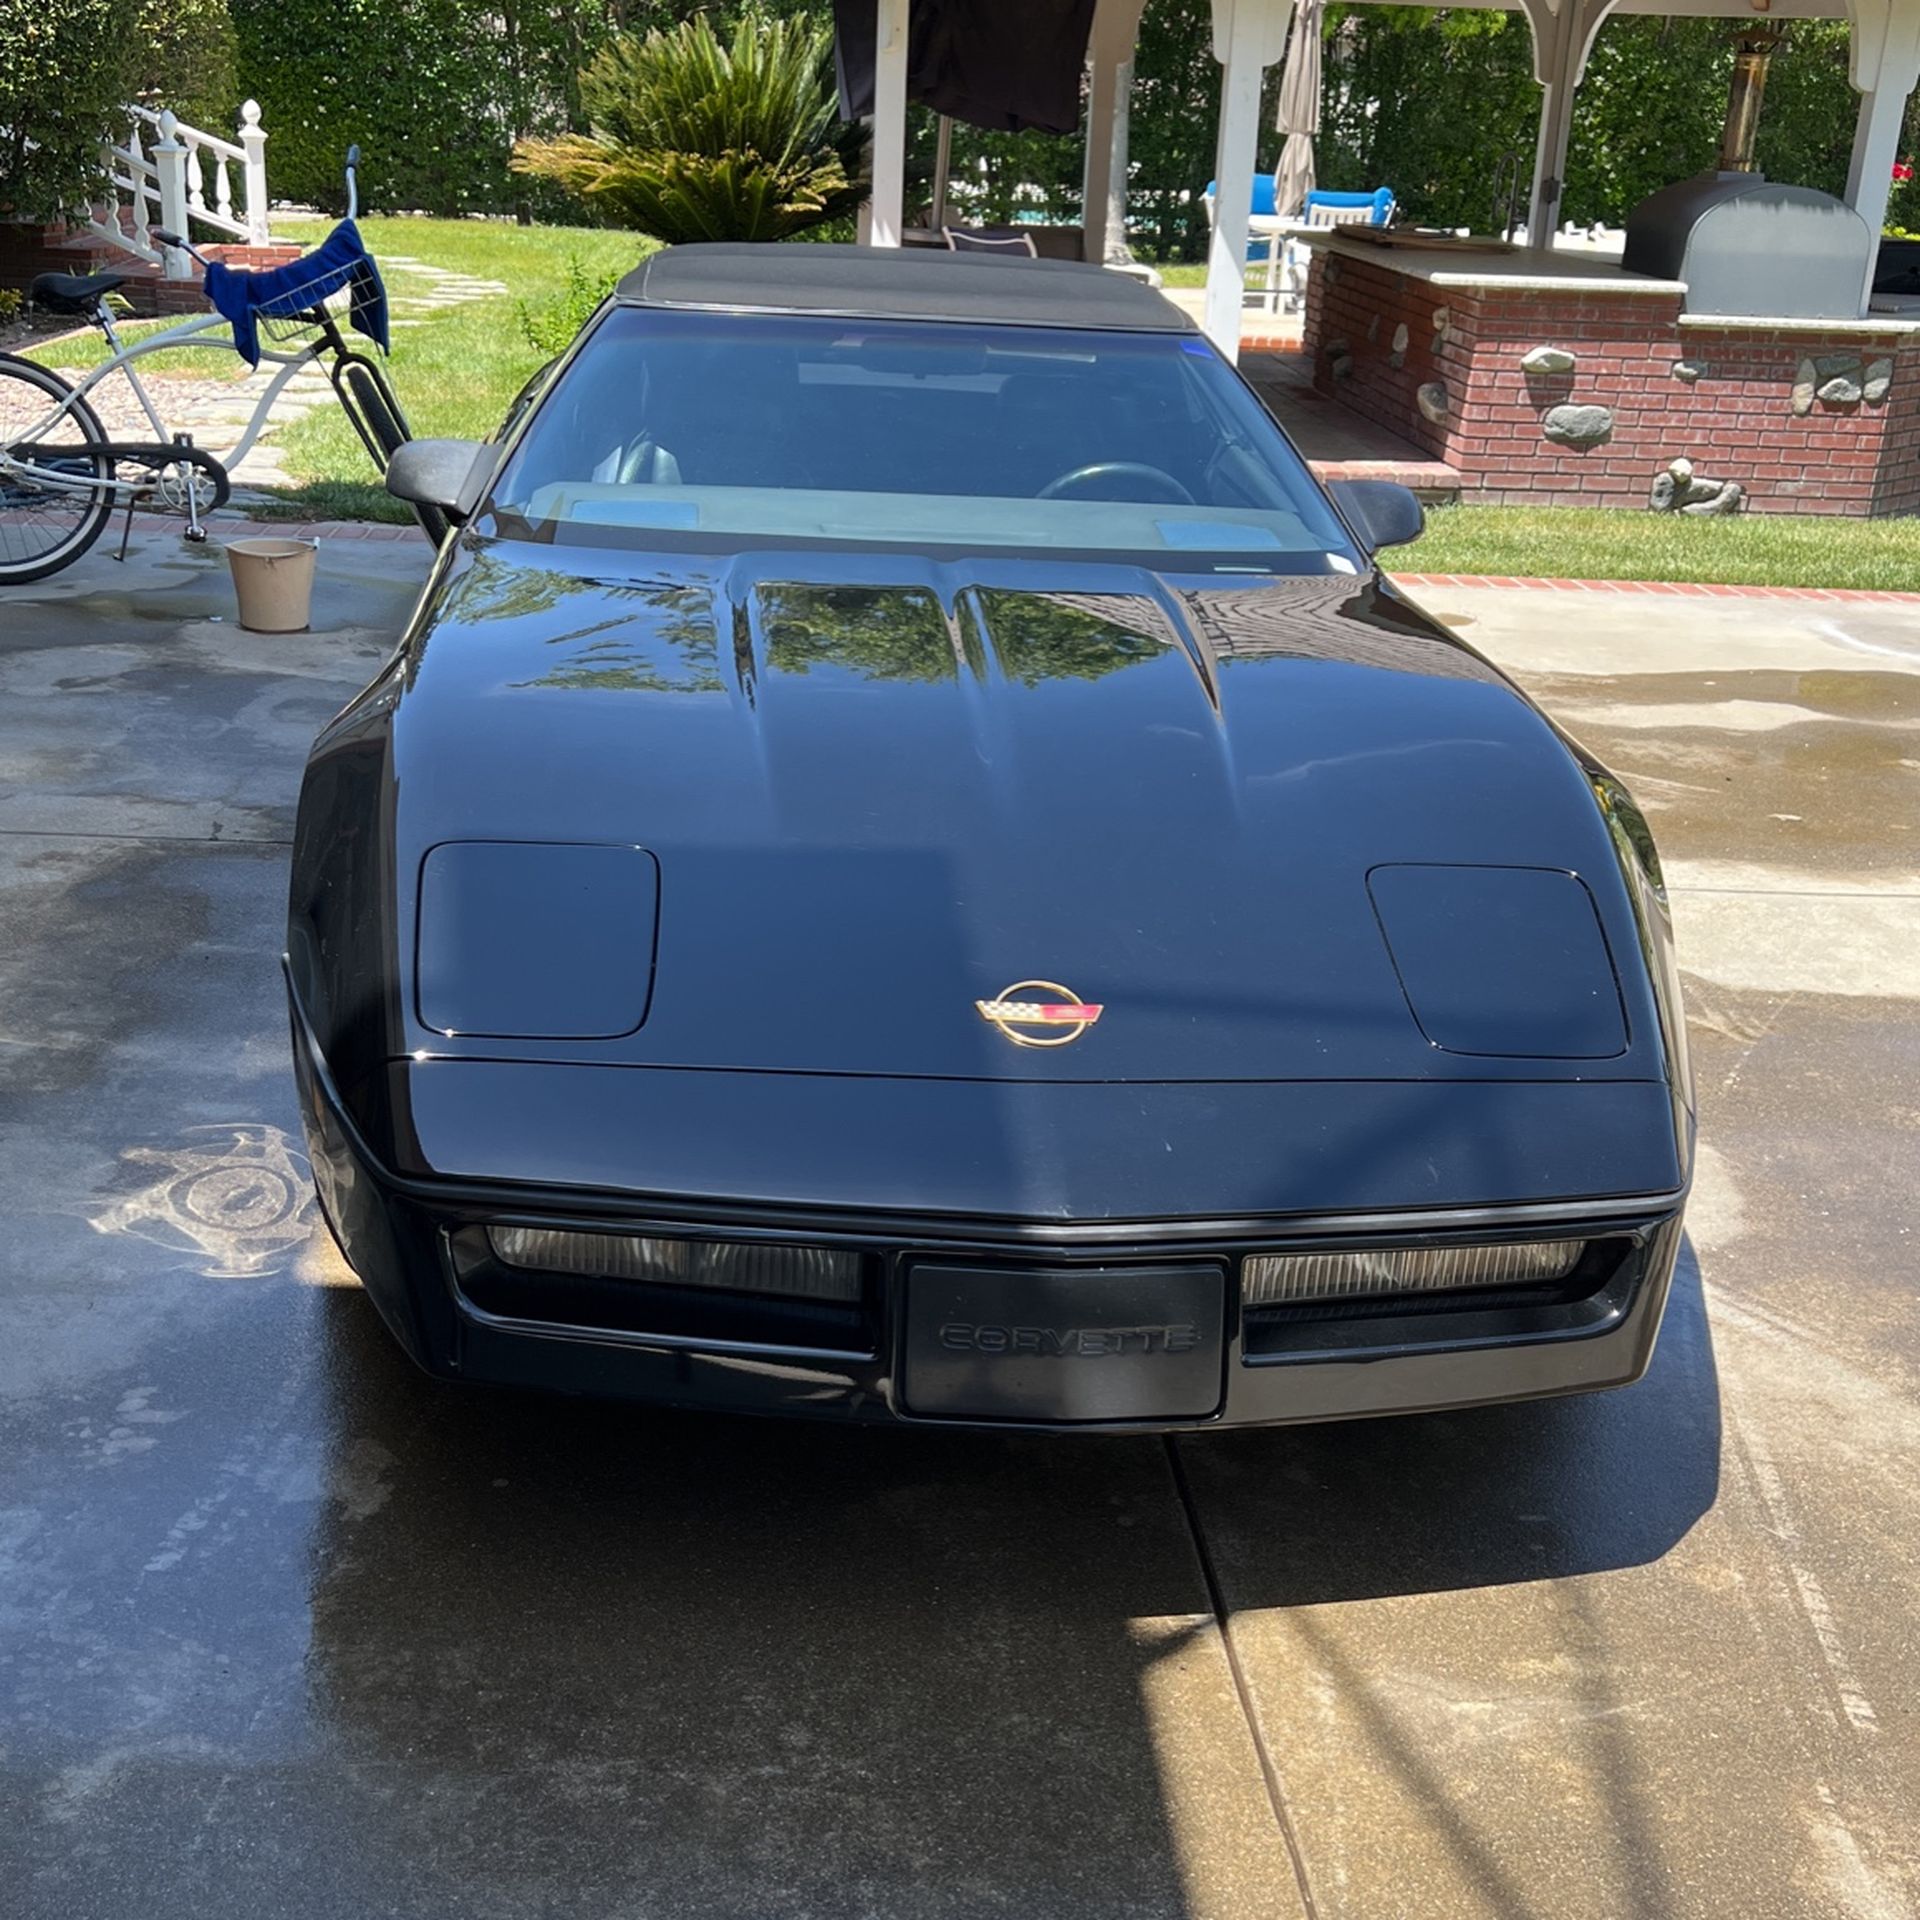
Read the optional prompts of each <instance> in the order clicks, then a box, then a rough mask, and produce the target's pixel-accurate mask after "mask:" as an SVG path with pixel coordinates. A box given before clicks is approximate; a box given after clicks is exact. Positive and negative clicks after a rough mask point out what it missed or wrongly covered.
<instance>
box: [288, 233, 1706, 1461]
mask: <svg viewBox="0 0 1920 1920" xmlns="http://www.w3.org/2000/svg"><path fill="white" fill-rule="evenodd" d="M390 480H391V484H392V485H393V487H394V490H395V491H396V492H398V493H400V494H401V495H402V496H403V497H406V498H410V499H413V500H415V501H418V502H423V503H429V502H430V503H432V504H436V505H439V506H441V507H442V508H444V509H447V510H449V511H450V512H451V513H452V515H453V517H454V518H455V520H456V522H458V523H460V531H459V532H457V533H456V535H455V536H454V537H453V538H452V540H451V541H450V542H449V543H448V545H447V546H446V548H445V550H444V551H443V552H442V554H441V556H440V559H439V562H438V564H437V566H436V569H435V571H434V575H433V578H432V580H431V582H430V584H429V586H428V588H427V591H426V594H425V596H424V598H423V601H422V603H421V607H420V609H419V612H418V614H417V615H416V617H415V619H414V621H413V623H412V626H411V628H410V629H409V631H408V633H407V635H406V637H405V640H404V642H403V643H402V645H401V647H400V649H399V651H398V653H397V654H396V655H395V656H394V658H393V659H392V661H391V662H390V663H389V664H388V666H387V667H386V668H385V669H384V670H383V671H382V672H381V674H380V675H379V677H378V678H377V679H376V680H375V681H374V682H373V684H372V685H371V686H369V687H368V688H367V690H366V692H365V693H364V694H362V695H361V696H360V697H359V699H357V700H356V701H355V702H354V703H353V704H352V705H351V706H350V707H349V708H348V709H347V710H346V711H345V712H344V713H342V714H341V715H340V716H339V718H338V719H336V720H335V721H334V722H333V723H332V724H331V725H330V726H328V728H327V729H326V731H325V732H324V733H323V734H322V736H321V738H320V740H319V741H318V743H317V744H316V746H315V748H314V751H313V755H312V759H311V761H310V763H309V766H308V769H307V774H306V782H305V787H304V791H303V794H302V798H301V804H300V815H299V825H298V833H297V844H296V851H295V857H294V869H293V882H292V901H291V921H290V927H289V933H288V943H287V974H288V981H289V986H290V990H291V998H292V1009H293V1027H294V1052H295V1058H296V1062H297V1070H298V1074H299V1081H300V1090H301V1095H302V1099H303V1103H304V1107H305V1112H306V1117H307V1124H308V1131H309V1140H310V1144H311V1148H312V1158H313V1165H314V1171H315V1175H316V1181H317V1185H318V1188H319V1192H320V1197H321V1201H322V1204H323V1207H324V1209H325V1212H326V1215H327V1218H328V1220H329V1222H330V1223H331V1225H332V1228H333V1231H334V1233H335V1235H336V1236H337V1238H338V1239H339V1242H340V1245H341V1247H342V1249H343V1250H344V1252H345V1254H346V1257H347V1259H348V1260H349V1262H350V1263H351V1264H352V1266H353V1267H354V1268H355V1270H356V1271H357V1272H358V1273H359V1275H360V1276H361V1278H362V1279H363V1281H364V1282H365V1285H366V1288H367V1291H368V1293H369V1294H370V1295H371V1297H372V1299H373V1301H374V1303H375V1305H376V1306H377V1307H378V1309H379V1311H380V1313H381V1315H382V1316H383V1317H384V1319H385V1320H386V1322H387V1324H388V1325H389V1326H390V1327H391V1329H392V1330H393V1333H394V1334H395V1336H396V1337H397V1338H398V1339H399V1341H400V1342H401V1344H402V1345H403V1346H404V1347H405V1348H406V1349H407V1351H408V1352H409V1353H410V1354H412V1355H413V1356H414V1358H415V1359H416V1360H418V1361H419V1362H420V1363H421V1364H422V1365H423V1366H425V1367H427V1368H429V1369H431V1370H432V1371H433V1372H435V1373H437V1374H442V1375H446V1376H450V1377H459V1378H465V1379H474V1380H490V1381H505V1382H523V1383H541V1384H547V1385H555V1386H562V1387H567V1388H572V1389H576V1390H584V1391H591V1392H606V1393H616V1394H627V1395H633V1396H638V1397H641V1398H645V1399H649V1400H657V1401H664V1402H672V1403H676V1404H681V1405H687V1406H704V1407H722V1408H739V1409H750V1410H758V1411H778V1412H787V1413H796V1414H799V1413H807V1414H828V1415H839V1416H845V1417H853V1418H861V1419H886V1420H905V1421H936V1422H965V1423H981V1424H985V1423H994V1424H1008V1423H1012V1424H1026V1425H1032V1426H1065V1425H1073V1426H1076V1427H1084V1426H1089V1425H1094V1426H1111V1427H1129V1428H1134V1427H1142V1426H1150V1427H1185V1426H1206V1425H1210V1424H1238V1423H1251V1422H1266V1421H1290V1420H1312V1419H1325V1418H1330V1417H1337V1416H1343V1415H1352V1414H1371V1413H1386V1412H1397V1411H1404V1410H1410V1409H1415V1408H1430V1407H1440V1406H1451V1405H1459V1404H1463V1403H1470V1402H1479V1401H1489V1400H1502V1399H1513V1398H1522V1397H1527V1396H1533V1395H1542V1394H1553V1393H1563V1392H1573V1391H1578V1390H1581V1389H1586V1388H1594V1387H1606V1386H1615V1385H1619V1384H1622V1383H1624V1382H1627V1381H1630V1380H1633V1379H1634V1378H1636V1377H1637V1376H1638V1375H1639V1374H1640V1372H1641V1371H1642V1370H1643V1369H1644V1368H1645V1366H1646V1364H1647V1361H1648V1358H1649V1356H1650V1354H1651V1351H1652V1347H1653V1342H1654V1337H1655V1334H1656V1331H1657V1329H1658V1326H1659V1322H1660V1316H1661V1309H1662V1306H1663V1304H1664V1300H1665V1296H1666V1292H1667V1286H1668V1280H1669V1276H1670V1274H1671V1271H1672V1268H1673V1263H1674V1257H1675V1252H1676V1248H1677V1245H1678V1241H1679V1235H1680V1214H1681V1207H1682V1204H1683V1201H1684V1198H1685V1191H1686V1187H1687V1182H1688V1176H1689V1166H1690V1158H1691V1143H1692V1115H1691V1107H1692V1093H1691V1088H1690V1084H1689V1079H1688V1072H1687V1067H1686V1062H1685V1055H1684V1052H1683V1044H1684V1043H1683V1040H1682V1028H1681V1018H1680V1010H1679V1004H1678V999H1677V995H1676V989H1675V976H1674V972H1673V967H1672V963H1671V959H1670V954H1669V941H1668V925H1667V915H1666V910H1665V905H1664V900H1663V895H1662V891H1661V883H1660V877H1659V871H1658V867H1657V864H1656V862H1655V858H1654V853H1653V848H1652V844H1651V842H1650V840H1649V838H1648V835H1647V832H1646V827H1645V824H1644V822H1643V821H1642V819H1641V817H1640V815H1639V813H1638V812H1637V811H1636V810H1635V808H1634V806H1633V803H1632V801H1631V800H1630V799H1629V798H1628V797H1627V795H1626V793H1625V792H1624V791H1623V790H1622V789H1621V787H1620V786H1619V785H1618V784H1617V783H1616V782H1615V781H1614V780H1613V779H1612V778H1611V777H1610V776H1609V775H1608V774H1607V773H1606V772H1605V771H1604V770H1603V769H1602V768H1601V767H1599V766H1598V765H1596V764H1595V763H1593V762H1592V761H1591V760H1589V759H1588V758H1586V757H1585V756H1584V755H1583V754H1582V753H1581V752H1580V750H1579V749H1578V748H1577V747H1575V746H1574V745H1572V744H1571V743H1570V742H1569V741H1568V740H1566V739H1565V738H1564V737H1563V736H1562V735H1560V734H1559V733H1558V732H1556V730H1555V729H1554V727H1553V726H1552V725H1551V724H1550V723H1549V722H1548V721H1547V720H1546V719H1545V718H1544V717H1543V716H1542V715H1541V714H1540V713H1539V712H1538V711H1537V710H1536V709H1535V708H1534V707H1533V706H1531V705H1530V704H1529V703H1528V701H1527V700H1526V699H1525V697H1524V696H1523V695H1522V694H1520V693H1519V692H1518V691H1517V690H1516V689H1515V688H1514V687H1513V686H1512V685H1511V684H1510V683H1509V682H1508V681H1507V680H1506V679H1504V678H1503V677H1502V676H1501V674H1500V673H1498V672H1497V671H1496V670H1495V669H1494V668H1493V667H1491V666H1490V665H1489V664H1488V663H1487V662H1486V661H1485V660H1483V659H1481V658H1480V657H1479V656H1478V655H1477V654H1475V653H1474V652H1473V651H1472V650H1471V649H1470V648H1468V647H1466V646H1464V645H1462V644H1461V643H1460V642H1459V641H1458V640H1457V639H1455V638H1454V637H1452V636H1451V635H1450V634H1448V633H1447V632H1446V631H1445V630H1443V629H1441V628H1439V627H1437V626H1435V625H1434V624H1433V623H1432V622H1431V621H1429V620H1428V619H1427V618H1425V617H1424V616H1423V615H1422V614H1421V613H1420V612H1419V611H1418V610H1417V609H1415V608H1414V607H1413V606H1411V605H1409V604H1408V602H1407V601H1405V600H1404V599H1402V598H1401V597H1400V596H1399V595H1398V594H1397V593H1396V592H1395V591H1394V589H1393V588H1392V587H1391V586H1390V585H1389V584H1387V583H1386V582H1385V581H1384V580H1383V579H1382V578H1381V576H1380V575H1379V573H1378V572H1377V571H1376V569H1375V567H1374V564H1373V561H1372V557H1371V550H1372V548H1373V547H1374V546H1376V545H1379V544H1384V543H1386V542H1389V541H1392V540H1398V539H1404V538H1406V537H1407V535H1408V534H1409V533H1410V532H1411V531H1412V530H1413V529H1414V528H1415V527H1417V524H1418V508H1417V507H1416V506H1415V505H1414V503H1413V501H1412V499H1411V497H1410V496H1408V495H1405V494H1402V493H1400V492H1399V491H1398V490H1397V489H1390V488H1379V487H1375V488H1367V487H1348V488H1344V489H1343V488H1335V489H1334V490H1333V493H1332V495H1331V496H1330V495H1329V494H1328V493H1326V492H1323V491H1322V490H1321V488H1320V487H1319V486H1318V484H1317V483H1316V482H1315V481H1314V480H1313V479H1312V478H1311V477H1310V476H1309V474H1308V473H1307V471H1306V470H1305V468H1304V466H1303V465H1302V463H1301V461H1300V459H1299V458H1298V456H1297V455H1296V454H1295V453H1294V451H1293V449H1292V448H1291V446H1290V445H1289V444H1288V442H1287V441H1286V439H1285V438H1284V436H1283V435H1282V434H1281V433H1280V432H1279V430H1278V429H1277V428H1276V427H1275V426H1274V424H1273V423H1272V421H1271V420H1270V418H1269V417H1268V416H1267V415H1266V414H1265V412H1264V411H1263V410H1262V409H1261V407H1260V405H1259V404H1258V402H1257V400H1256V399H1255V398H1254V396H1253V395H1252V393H1251V391H1250V390H1249V389H1248V388H1247V387H1246V386H1245V385H1244V384H1243V383H1242V382H1241V380H1240V379H1239V377H1238V376H1237V375H1236V374H1235V372H1234V371H1233V370H1232V368H1231V367H1229V366H1228V365H1227V364H1226V362H1225V361H1224V360H1222V359H1221V358H1220V356H1219V355H1218V354H1216V353H1215V352H1214V350H1213V349H1212V347H1211V346H1210V345H1208V344H1207V342H1206V341H1205V340H1204V339H1203V338H1202V337H1201V336H1200V335H1198V334H1197V333H1196V332H1195V331H1194V330H1193V329H1192V327H1191V326H1190V325H1189V324H1188V323H1187V322H1186V320H1185V319H1184V317H1183V316H1182V315H1180V314H1179V313H1178V312H1176V311H1175V310H1174V309H1173V308H1172V307H1171V306H1169V305H1168V304H1167V303H1165V302H1164V301H1162V300H1161V299H1160V297H1159V296H1158V295H1156V294H1153V293H1150V292H1148V291H1147V290H1145V289H1144V288H1141V287H1139V286H1137V285H1136V284H1134V283H1132V282H1130V281H1128V280H1126V279H1124V278H1122V277H1120V276H1118V275H1114V274H1109V273H1105V272H1102V271H1100V270H1098V269H1093V268H1083V267H1072V266H1062V265H1056V264H1053V263H1048V262H1029V261H1007V260H1000V259H981V258H978V257H965V256H950V255H934V254H914V253H905V254H902V253H882V252H876V251H870V250H863V249H858V248H848V247H830V246H786V247H777V248H755V247H692V248H683V249H676V250H673V251H670V252H667V253H662V254H658V255H655V256H654V257H653V258H652V259H650V260H649V261H648V262H646V264H645V265H644V266H642V267H641V268H640V269H638V270H637V271H636V272H635V273H634V274H632V275H631V276H630V277H629V278H628V279H627V280H626V281H625V282H624V283H623V284H622V285H621V287H620V288H619V290H618V293H617V294H616V295H615V297H614V298H613V299H612V300H611V301H610V302H609V303H608V304H607V306H606V307H605V308H604V309H603V310H602V312H601V313H600V314H599V315H598V316H597V317H596V319H595V320H594V322H593V323H592V324H591V325H590V326H589V328H588V329H587V331H586V332H585V334H584V335H583V337H582V338H581V340H580V341H579V342H578V343H577V344H576V346H575V347H574V348H573V349H572V350H571V351H570V353H569V354H568V355H567V356H566V357H565V358H564V359H563V360H562V361H561V362H560V363H559V364H558V365H557V366H556V367H555V368H554V369H552V370H551V371H550V373H549V374H548V375H546V376H545V377H544V378H543V379H542V380H541V381H538V382H536V383H535V388H534V390H533V391H531V392H530V393H529V394H528V395H527V396H524V397H523V400H522V402H521V404H520V405H519V406H518V407H516V409H515V415H514V418H513V419H512V420H511V421H510V422H509V423H508V427H507V429H506V431H505V432H504V434H503V436H502V438H501V440H500V442H499V443H498V444H494V445H489V446H486V447H475V446H471V445H467V444H465V443H454V442H444V441H443V442H419V443H415V445H414V446H412V447H411V448H408V449H405V450H403V452H402V454H401V455H400V456H399V457H398V458H396V460H395V462H394V466H393V471H392V474H391V476H390Z"/></svg>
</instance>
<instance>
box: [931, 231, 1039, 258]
mask: <svg viewBox="0 0 1920 1920" xmlns="http://www.w3.org/2000/svg"><path fill="white" fill-rule="evenodd" d="M940 231H941V233H942V235H943V236H944V237H945V239H946V243H947V248H948V251H949V252H952V253H1013V254H1021V255H1024V256H1025V257H1026V258H1027V259H1029V260H1032V259H1035V258H1037V257H1038V255H1039V251H1040V250H1039V248H1038V247H1036V246H1035V245H1034V244H1033V235H1032V234H1030V233H1009V232H1008V231H1007V230H1006V229H1005V228H1004V227H942V228H941V229H940Z"/></svg>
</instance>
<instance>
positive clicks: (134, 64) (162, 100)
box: [125, 0, 244, 138]
mask: <svg viewBox="0 0 1920 1920" xmlns="http://www.w3.org/2000/svg"><path fill="white" fill-rule="evenodd" d="M133 6H134V33H133V38H132V44H131V46H130V47H129V49H128V62H127V70H126V80H125V91H126V97H127V98H128V99H129V100H138V101H140V102H142V103H143V104H144V105H148V106H153V107H171V108H172V109H173V111H174V112H175V113H176V114H178V115H179V116H180V118H181V119H182V120H184V121H186V122H187V124H188V125H189V126H195V127H202V128H204V129H205V130H206V131H207V132H209V133H218V134H223V135H225V136H227V137H228V138H231V137H232V134H233V128H234V122H235V119H236V118H237V116H238V114H239V111H240V102H241V100H242V98H243V97H244V96H243V95H242V94H241V92H240V88H239V83H238V80H237V78H236V67H235V50H236V44H237V43H236V39H235V35H234V30H233V14H232V10H231V9H230V7H229V6H228V0H133Z"/></svg>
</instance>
